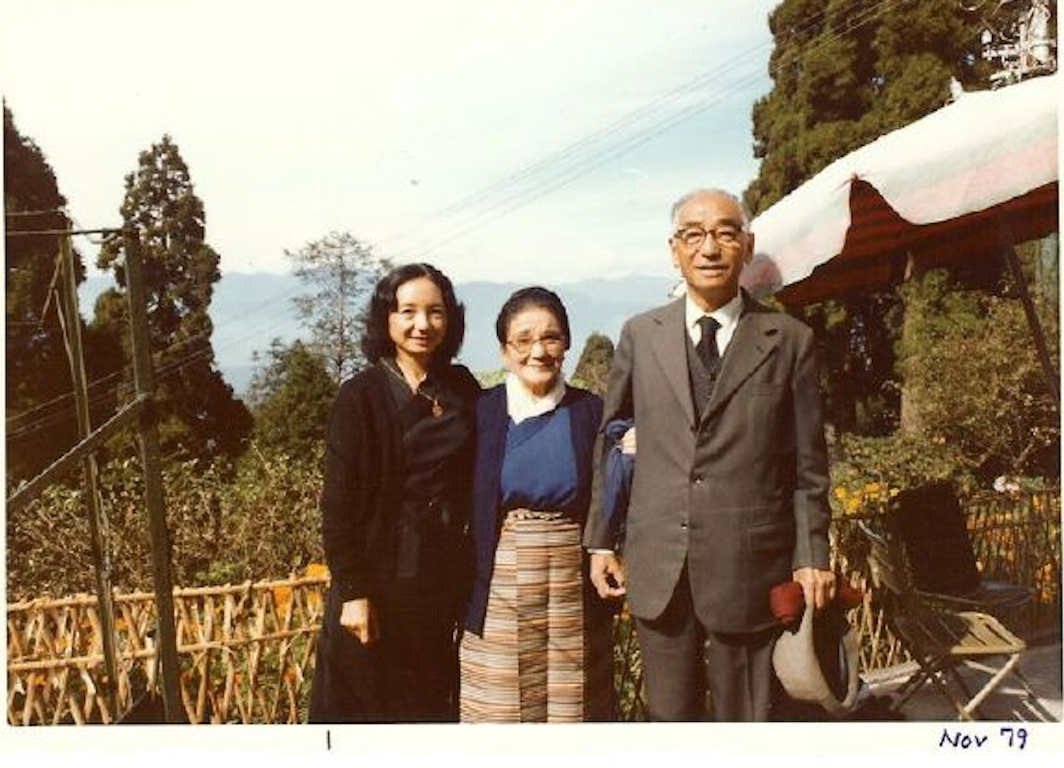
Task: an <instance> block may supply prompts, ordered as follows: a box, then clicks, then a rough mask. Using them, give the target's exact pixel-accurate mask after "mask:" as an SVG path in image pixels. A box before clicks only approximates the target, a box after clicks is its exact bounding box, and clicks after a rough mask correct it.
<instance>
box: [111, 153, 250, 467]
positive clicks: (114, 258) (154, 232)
mask: <svg viewBox="0 0 1064 768" xmlns="http://www.w3.org/2000/svg"><path fill="white" fill-rule="evenodd" d="M121 213H122V219H123V222H124V224H125V226H126V227H128V228H132V229H133V230H135V231H136V232H137V234H138V235H139V238H140V243H141V257H142V260H143V264H144V282H145V293H146V299H147V306H148V326H149V337H150V338H149V342H150V344H151V348H152V351H153V353H154V354H155V355H156V371H157V374H156V379H157V381H156V384H157V392H156V402H157V404H158V415H159V419H160V422H159V435H160V442H161V444H162V446H163V449H164V451H166V452H167V453H171V454H174V455H177V456H180V457H183V458H203V457H211V456H216V455H220V454H224V455H228V456H235V455H236V454H238V453H239V451H240V450H241V449H242V448H243V443H244V440H245V438H246V437H247V435H248V432H249V431H250V429H251V415H250V414H249V413H248V411H247V409H246V408H245V407H244V404H243V403H242V402H240V401H239V400H237V399H236V398H235V397H234V396H233V390H232V388H231V387H230V386H229V385H228V384H226V383H225V381H224V379H223V378H222V375H221V373H220V372H219V371H218V370H217V369H216V367H215V364H214V349H213V347H212V346H211V340H210V337H211V331H212V324H211V319H210V315H209V314H208V311H209V309H210V303H211V296H212V294H213V291H214V283H216V282H217V281H218V279H219V278H220V277H221V275H220V273H219V271H218V261H219V256H218V253H217V252H216V251H215V250H214V249H213V248H211V247H210V246H209V245H208V244H207V243H206V242H205V239H204V237H205V232H206V219H205V214H204V210H203V203H202V201H201V200H200V199H199V197H197V196H196V194H195V192H194V190H193V186H192V181H191V177H190V175H189V171H188V166H187V165H186V164H185V161H184V160H183V159H182V157H181V153H180V151H179V150H178V147H177V145H176V144H175V143H174V142H173V140H172V139H171V138H170V137H169V136H164V137H163V139H162V141H161V142H160V143H158V144H154V145H152V147H151V149H149V150H147V151H145V152H142V153H141V155H140V162H139V167H138V169H137V170H136V171H135V172H134V173H130V174H129V175H128V176H126V194H125V200H124V202H123V203H122V207H121ZM124 247H125V246H124V243H123V241H122V240H121V239H112V240H109V241H107V242H106V243H105V244H104V246H103V248H102V249H101V251H100V256H99V260H98V264H99V266H100V268H101V269H112V270H114V273H115V279H116V282H117V283H118V286H119V288H118V289H117V290H116V291H114V292H113V293H112V294H110V295H105V296H104V297H102V298H101V300H100V301H98V302H97V307H96V315H95V320H94V323H93V326H94V331H95V333H96V334H98V335H99V336H106V335H108V334H110V335H111V336H113V337H117V336H119V335H120V334H121V333H122V331H120V330H119V324H120V323H121V320H122V316H123V315H124V313H125V311H126V310H125V308H124V307H123V306H122V303H121V302H120V301H119V298H120V297H121V296H124V294H125V286H126V274H125V267H124V259H123V258H121V257H122V256H123V250H124ZM123 330H124V329H123ZM125 357H127V358H128V344H127V345H126V352H125ZM124 365H125V366H126V367H128V366H129V365H130V363H129V361H128V359H127V360H126V361H125V362H124ZM115 372H117V369H116V371H115Z"/></svg>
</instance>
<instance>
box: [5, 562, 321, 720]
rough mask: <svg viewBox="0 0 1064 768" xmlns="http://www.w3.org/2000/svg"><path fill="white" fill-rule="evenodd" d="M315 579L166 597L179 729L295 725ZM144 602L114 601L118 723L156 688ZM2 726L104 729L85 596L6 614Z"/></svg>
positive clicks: (317, 613)
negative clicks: (176, 661)
mask: <svg viewBox="0 0 1064 768" xmlns="http://www.w3.org/2000/svg"><path fill="white" fill-rule="evenodd" d="M327 583H328V577H327V576H324V575H319V576H312V577H308V578H296V579H289V580H285V581H268V582H258V583H254V584H252V583H245V584H240V585H236V586H228V585H227V586H222V587H202V588H194V589H175V590H174V613H175V618H176V629H177V646H178V655H179V657H180V663H181V672H180V695H181V701H182V704H183V705H184V715H185V717H186V718H187V719H188V721H189V722H190V723H208V722H209V723H295V722H301V721H302V720H304V719H305V717H304V716H303V714H304V713H303V710H304V709H305V699H306V691H307V689H308V688H309V675H310V674H311V673H312V669H313V659H314V641H315V639H316V633H317V631H318V628H319V627H320V626H321V615H322V609H323V602H322V594H323V589H324V587H325V585H326V584H327ZM154 626H155V606H154V599H153V595H152V594H151V593H146V592H138V593H132V594H118V595H116V597H115V634H116V638H115V640H116V653H117V656H118V670H117V676H118V679H117V681H116V683H117V685H116V686H115V691H116V698H117V709H118V713H127V712H129V710H131V709H132V708H133V707H134V705H135V704H136V703H137V702H138V700H139V698H140V697H141V696H143V695H145V694H146V693H147V692H149V691H154V690H155V689H156V676H157V671H158V670H157V666H156V660H155V650H156V649H155V643H154V640H153V637H152V630H153V628H154ZM7 678H8V682H7V687H8V697H7V718H8V722H9V723H11V724H13V725H36V724H57V723H78V724H81V723H89V722H93V723H112V722H115V721H116V720H118V719H119V717H116V713H115V712H113V711H111V706H110V704H109V702H108V696H107V695H106V694H105V691H106V690H107V687H108V686H107V682H108V681H107V680H106V673H105V667H104V659H103V648H102V641H101V636H100V620H99V615H98V613H97V609H96V598H95V597H93V596H87V595H81V596H76V597H70V598H65V599H62V600H32V601H28V602H23V603H14V604H11V605H9V606H8V608H7Z"/></svg>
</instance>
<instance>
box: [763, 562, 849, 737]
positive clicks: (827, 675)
mask: <svg viewBox="0 0 1064 768" xmlns="http://www.w3.org/2000/svg"><path fill="white" fill-rule="evenodd" d="M861 599H862V595H861V592H860V591H858V590H856V589H854V588H853V587H850V586H849V585H848V584H845V583H843V584H840V586H839V589H838V593H837V595H836V598H835V600H834V601H832V603H831V604H830V605H829V606H828V607H827V608H825V609H824V611H823V612H822V613H820V614H819V615H818V614H816V612H815V608H814V607H813V606H812V605H806V603H805V597H804V595H803V593H802V585H801V584H799V583H798V582H796V581H790V582H787V583H785V584H780V585H778V586H776V587H774V588H773V589H772V591H771V592H770V593H769V603H770V604H771V607H772V613H773V615H775V616H776V618H777V619H779V621H780V623H781V624H784V625H785V626H786V627H787V628H786V629H784V631H783V633H782V634H781V635H780V637H779V639H778V640H776V647H775V648H774V649H773V651H772V665H773V667H774V668H775V670H776V676H777V677H778V678H779V681H780V683H781V684H782V685H783V690H785V691H786V692H787V695H788V696H790V697H791V698H792V699H794V700H796V701H806V702H810V703H813V704H818V705H820V706H821V707H822V708H823V709H824V711H826V712H827V713H828V714H830V715H836V716H838V715H842V714H844V713H845V712H847V711H848V710H849V709H851V708H852V707H853V705H854V703H855V702H856V700H857V690H858V687H859V684H860V679H859V677H858V671H859V669H858V666H859V660H858V654H857V635H856V633H855V632H854V631H853V629H851V628H850V625H849V622H848V621H847V620H846V610H847V609H848V608H852V607H854V606H856V605H859V604H860V602H861ZM799 618H800V619H801V621H800V623H799V621H798V619H799Z"/></svg>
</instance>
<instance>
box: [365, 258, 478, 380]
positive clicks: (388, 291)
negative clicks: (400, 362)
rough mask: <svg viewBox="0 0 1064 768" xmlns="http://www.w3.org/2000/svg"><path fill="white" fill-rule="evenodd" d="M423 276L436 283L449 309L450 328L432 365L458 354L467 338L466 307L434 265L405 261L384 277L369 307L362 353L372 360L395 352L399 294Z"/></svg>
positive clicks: (442, 363)
mask: <svg viewBox="0 0 1064 768" xmlns="http://www.w3.org/2000/svg"><path fill="white" fill-rule="evenodd" d="M419 277H427V278H428V279H429V280H431V281H432V282H433V283H435V284H436V287H437V288H439V289H440V294H441V295H442V296H443V306H444V309H445V310H446V312H447V331H446V333H444V335H443V341H442V342H440V346H438V347H437V348H436V351H435V352H433V353H432V365H433V366H437V365H447V364H448V363H450V362H451V360H453V359H454V358H455V357H456V356H457V355H458V350H460V349H461V348H462V340H463V339H464V338H465V306H464V305H462V304H460V303H459V302H458V299H457V298H455V295H454V286H453V285H451V281H450V279H448V277H447V275H445V274H443V273H442V272H440V270H438V269H436V267H434V266H432V265H431V264H404V265H402V266H401V267H396V268H395V269H393V270H392V271H391V272H389V273H388V274H386V275H385V276H384V277H382V278H381V279H380V282H378V283H377V287H376V288H374V290H373V297H372V298H371V299H370V300H369V306H368V307H367V308H366V330H365V333H363V334H362V354H363V355H365V356H366V360H367V361H368V362H370V363H375V362H377V360H378V359H380V358H382V357H392V356H393V355H395V342H393V341H392V337H391V336H389V335H388V315H389V314H391V313H392V312H394V311H395V310H396V309H398V304H397V303H396V299H395V294H396V291H398V290H399V286H401V285H402V284H403V283H408V282H410V281H411V280H417V279H418V278H419Z"/></svg>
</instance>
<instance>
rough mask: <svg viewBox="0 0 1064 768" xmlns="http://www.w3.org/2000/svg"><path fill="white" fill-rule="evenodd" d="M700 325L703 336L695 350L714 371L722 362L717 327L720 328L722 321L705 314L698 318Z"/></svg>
mask: <svg viewBox="0 0 1064 768" xmlns="http://www.w3.org/2000/svg"><path fill="white" fill-rule="evenodd" d="M698 327H699V328H701V329H702V338H701V339H699V341H698V346H697V347H695V351H696V352H698V357H699V359H700V360H701V361H702V365H704V366H705V367H706V370H707V371H708V372H709V373H714V372H715V371H716V370H717V364H718V363H719V362H720V351H719V350H718V349H717V329H718V328H720V323H718V322H717V321H716V320H714V319H713V318H712V317H710V316H709V315H703V316H702V317H700V318H698Z"/></svg>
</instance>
